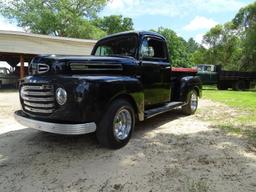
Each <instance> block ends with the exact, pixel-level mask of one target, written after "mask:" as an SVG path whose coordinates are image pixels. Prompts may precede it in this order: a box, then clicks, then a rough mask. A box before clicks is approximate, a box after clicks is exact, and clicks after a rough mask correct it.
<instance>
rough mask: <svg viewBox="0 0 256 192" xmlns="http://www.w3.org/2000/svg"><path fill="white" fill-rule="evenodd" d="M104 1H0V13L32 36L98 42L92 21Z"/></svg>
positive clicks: (99, 32)
mask: <svg viewBox="0 0 256 192" xmlns="http://www.w3.org/2000/svg"><path fill="white" fill-rule="evenodd" d="M106 2H107V0H44V1H42V0H10V1H6V0H0V7H1V8H0V11H1V14H2V15H4V16H5V17H7V18H9V19H10V20H15V21H17V22H18V26H20V27H23V28H25V29H27V30H29V31H31V32H33V33H41V34H50V35H56V36H65V37H77V38H94V39H97V38H99V37H101V36H103V35H105V32H103V31H102V30H100V29H99V28H97V27H95V26H94V25H93V24H92V22H91V20H92V19H95V18H96V16H97V13H98V12H99V11H100V10H101V9H102V8H103V7H104V6H105V4H106Z"/></svg>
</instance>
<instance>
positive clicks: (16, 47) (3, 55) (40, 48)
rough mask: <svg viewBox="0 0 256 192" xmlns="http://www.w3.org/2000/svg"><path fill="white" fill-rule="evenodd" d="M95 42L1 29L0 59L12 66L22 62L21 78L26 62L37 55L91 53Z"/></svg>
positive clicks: (23, 74)
mask: <svg viewBox="0 0 256 192" xmlns="http://www.w3.org/2000/svg"><path fill="white" fill-rule="evenodd" d="M95 43H96V41H95V40H87V39H75V38H65V37H55V36H48V35H38V34H31V33H25V32H16V31H3V30H0V61H6V62H7V63H8V64H9V65H10V66H11V67H16V66H17V65H18V63H20V78H23V77H24V76H25V70H24V62H30V61H31V59H32V58H33V57H34V56H36V55H40V54H55V55H89V54H90V53H91V50H92V48H93V46H94V45H95Z"/></svg>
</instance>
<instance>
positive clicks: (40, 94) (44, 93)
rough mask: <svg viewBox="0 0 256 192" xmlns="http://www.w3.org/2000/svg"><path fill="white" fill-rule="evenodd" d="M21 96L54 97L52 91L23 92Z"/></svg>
mask: <svg viewBox="0 0 256 192" xmlns="http://www.w3.org/2000/svg"><path fill="white" fill-rule="evenodd" d="M23 94H24V95H30V96H53V95H54V93H53V92H52V91H46V92H42V91H40V92H38V91H37V92H35V91H24V92H23Z"/></svg>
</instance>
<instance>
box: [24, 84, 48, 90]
mask: <svg viewBox="0 0 256 192" xmlns="http://www.w3.org/2000/svg"><path fill="white" fill-rule="evenodd" d="M23 89H24V91H26V90H33V91H36V90H38V91H41V90H47V89H50V90H53V86H52V85H40V86H39V85H36V86H34V85H24V86H23Z"/></svg>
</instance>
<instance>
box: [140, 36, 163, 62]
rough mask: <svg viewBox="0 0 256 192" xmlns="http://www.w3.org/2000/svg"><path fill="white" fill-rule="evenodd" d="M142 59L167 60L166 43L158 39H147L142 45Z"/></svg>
mask: <svg viewBox="0 0 256 192" xmlns="http://www.w3.org/2000/svg"><path fill="white" fill-rule="evenodd" d="M140 57H141V58H143V59H166V58H167V54H166V48H165V44H164V42H163V41H161V40H158V39H153V38H145V39H144V40H143V42H142V45H141V49H140Z"/></svg>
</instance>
